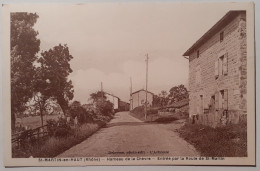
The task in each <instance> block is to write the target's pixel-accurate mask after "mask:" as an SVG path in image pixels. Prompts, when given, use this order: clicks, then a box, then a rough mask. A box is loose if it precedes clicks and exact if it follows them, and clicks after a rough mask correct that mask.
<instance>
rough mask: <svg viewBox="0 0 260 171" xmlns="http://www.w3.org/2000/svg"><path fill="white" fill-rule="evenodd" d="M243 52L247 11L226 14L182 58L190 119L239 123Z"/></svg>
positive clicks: (243, 93) (242, 109)
mask: <svg viewBox="0 0 260 171" xmlns="http://www.w3.org/2000/svg"><path fill="white" fill-rule="evenodd" d="M246 48H247V43H246V11H229V12H228V13H227V14H226V15H225V16H224V17H223V18H221V19H220V20H219V21H218V22H217V23H216V24H215V25H214V26H213V27H212V28H211V29H209V31H207V32H206V33H205V34H204V35H203V36H202V37H201V38H200V39H199V40H198V41H196V42H195V43H194V44H193V45H192V46H191V47H190V48H189V49H188V50H187V51H186V52H185V53H184V54H183V56H185V57H186V58H188V59H189V91H190V93H189V99H190V102H189V116H190V117H193V116H196V118H197V119H198V120H199V118H202V120H203V118H204V120H205V116H206V117H207V118H206V119H207V124H214V123H215V124H218V123H217V122H220V121H223V120H225V122H232V123H238V122H239V121H240V120H241V118H242V117H240V116H241V115H243V114H246V112H247V107H246V104H247V51H246ZM201 115H203V116H201ZM211 116H212V117H211ZM243 116H244V118H245V115H243ZM210 118H211V119H210ZM223 118H224V119H223ZM201 122H205V121H201Z"/></svg>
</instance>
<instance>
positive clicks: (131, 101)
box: [130, 77, 133, 110]
mask: <svg viewBox="0 0 260 171" xmlns="http://www.w3.org/2000/svg"><path fill="white" fill-rule="evenodd" d="M131 109H133V99H132V77H130V110H131Z"/></svg>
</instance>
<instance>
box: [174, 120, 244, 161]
mask: <svg viewBox="0 0 260 171" xmlns="http://www.w3.org/2000/svg"><path fill="white" fill-rule="evenodd" d="M178 132H179V134H180V136H181V137H182V138H184V139H185V140H186V141H188V142H190V143H191V144H193V145H194V146H195V148H196V149H197V150H198V151H200V152H201V155H202V156H211V157H212V156H214V157H245V156H247V129H246V125H242V124H237V125H228V126H225V127H218V128H212V127H209V126H204V125H199V124H186V125H184V126H183V127H181V128H180V129H179V130H178ZM235 140H236V141H235Z"/></svg>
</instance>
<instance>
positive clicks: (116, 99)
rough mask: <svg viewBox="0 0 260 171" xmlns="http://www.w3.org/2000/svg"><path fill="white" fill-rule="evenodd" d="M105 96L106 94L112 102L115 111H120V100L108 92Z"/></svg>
mask: <svg viewBox="0 0 260 171" xmlns="http://www.w3.org/2000/svg"><path fill="white" fill-rule="evenodd" d="M105 94H106V97H107V100H108V101H110V102H111V103H113V105H114V110H115V111H118V110H119V101H120V98H119V97H117V96H115V95H113V94H110V93H107V92H105Z"/></svg>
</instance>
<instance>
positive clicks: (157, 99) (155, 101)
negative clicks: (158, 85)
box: [153, 95, 161, 107]
mask: <svg viewBox="0 0 260 171" xmlns="http://www.w3.org/2000/svg"><path fill="white" fill-rule="evenodd" d="M153 106H155V107H160V106H161V98H160V97H159V96H158V95H154V96H153Z"/></svg>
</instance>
